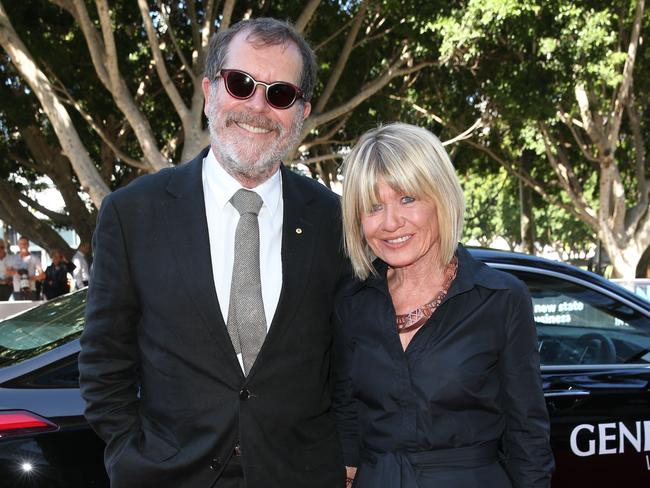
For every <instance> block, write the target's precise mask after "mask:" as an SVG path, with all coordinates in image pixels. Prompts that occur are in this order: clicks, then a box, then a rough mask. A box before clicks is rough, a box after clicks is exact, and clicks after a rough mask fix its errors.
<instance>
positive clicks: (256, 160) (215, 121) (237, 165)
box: [208, 105, 303, 184]
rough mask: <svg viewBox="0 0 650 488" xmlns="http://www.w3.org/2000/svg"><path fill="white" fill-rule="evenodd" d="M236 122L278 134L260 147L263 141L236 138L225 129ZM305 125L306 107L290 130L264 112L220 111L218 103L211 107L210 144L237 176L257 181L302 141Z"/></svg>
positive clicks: (296, 117) (299, 113)
mask: <svg viewBox="0 0 650 488" xmlns="http://www.w3.org/2000/svg"><path fill="white" fill-rule="evenodd" d="M236 122H238V123H245V124H249V125H252V126H254V127H260V128H264V129H268V130H271V131H274V132H275V133H276V134H277V137H276V138H275V139H274V140H273V141H272V142H271V143H270V144H267V146H266V147H264V148H260V147H259V144H249V143H248V142H247V141H246V140H245V139H235V140H233V139H232V135H231V134H227V132H226V131H225V129H226V128H228V127H229V126H231V125H234V124H235V123H236ZM302 126H303V117H302V110H297V111H296V116H295V117H294V119H293V122H292V124H291V129H290V131H288V132H287V130H286V129H285V128H284V127H282V126H281V125H280V124H278V123H277V122H274V121H272V120H270V119H268V118H266V117H264V116H262V115H256V114H252V113H249V112H227V113H221V114H217V109H216V107H215V106H214V105H213V106H212V107H210V109H209V113H208V128H209V130H210V144H211V146H212V147H213V148H215V151H216V152H217V154H216V156H217V159H218V160H219V163H220V164H221V165H222V166H223V167H224V169H225V170H226V171H227V172H228V173H229V174H231V175H232V176H233V177H235V178H238V177H243V178H244V179H247V180H250V181H253V182H256V183H257V184H260V183H263V182H264V181H266V180H267V179H268V178H270V177H271V176H272V175H273V173H275V171H276V170H277V168H278V165H279V163H280V161H281V160H282V159H284V158H285V157H286V156H287V154H289V152H290V151H291V150H292V149H293V148H294V147H295V146H296V145H297V144H298V142H299V141H300V134H301V132H302ZM219 129H221V130H223V131H224V135H223V136H220V135H219V134H218V133H217V131H218V130H219Z"/></svg>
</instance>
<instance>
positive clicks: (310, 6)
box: [294, 0, 321, 34]
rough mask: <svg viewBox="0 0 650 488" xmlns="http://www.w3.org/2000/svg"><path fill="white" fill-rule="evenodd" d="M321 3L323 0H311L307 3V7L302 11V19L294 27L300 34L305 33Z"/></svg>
mask: <svg viewBox="0 0 650 488" xmlns="http://www.w3.org/2000/svg"><path fill="white" fill-rule="evenodd" d="M320 2H321V0H309V3H307V5H305V8H304V9H302V12H301V13H300V17H298V20H296V23H295V24H294V27H295V28H296V30H297V31H298V32H299V33H300V34H302V33H303V32H305V29H306V28H307V24H309V21H310V20H311V18H312V17H313V16H314V13H315V12H316V9H317V8H318V5H320Z"/></svg>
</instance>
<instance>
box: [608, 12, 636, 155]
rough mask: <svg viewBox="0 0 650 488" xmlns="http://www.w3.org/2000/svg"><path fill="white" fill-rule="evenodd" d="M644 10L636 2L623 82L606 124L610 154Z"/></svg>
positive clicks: (616, 132)
mask: <svg viewBox="0 0 650 488" xmlns="http://www.w3.org/2000/svg"><path fill="white" fill-rule="evenodd" d="M644 8H645V0H637V2H636V10H635V12H634V22H633V24H632V33H631V35H630V42H629V44H628V47H627V58H626V59H625V65H624V66H623V80H622V81H621V85H620V87H619V89H618V94H617V96H616V101H615V102H614V107H613V108H614V109H613V113H612V116H611V119H610V121H609V122H608V123H607V129H608V130H607V142H608V148H609V149H610V151H611V152H612V155H613V153H614V151H615V150H616V145H617V142H618V133H619V130H620V127H621V119H622V117H623V110H624V109H625V101H626V100H627V97H628V94H629V92H630V88H631V86H632V75H633V71H634V61H635V60H636V53H637V50H638V47H639V38H640V36H641V22H642V20H643V10H644Z"/></svg>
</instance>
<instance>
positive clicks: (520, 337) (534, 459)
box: [499, 282, 554, 488]
mask: <svg viewBox="0 0 650 488" xmlns="http://www.w3.org/2000/svg"><path fill="white" fill-rule="evenodd" d="M504 312H506V316H507V318H506V321H505V344H504V349H503V351H502V354H501V359H500V364H499V374H500V382H501V399H502V406H503V410H504V415H505V419H506V428H505V433H504V436H503V443H502V451H503V452H502V456H503V464H504V466H505V468H506V471H507V472H508V475H509V476H510V479H511V480H512V482H513V486H514V487H516V488H542V487H545V488H546V487H549V486H550V483H551V474H552V472H553V468H554V461H553V453H552V451H551V447H550V442H549V435H550V426H549V418H548V412H547V410H546V403H545V401H544V394H543V390H542V381H541V375H540V369H539V352H538V344H537V332H536V329H535V322H534V319H533V309H532V302H531V298H530V295H529V293H528V290H527V288H526V286H525V285H524V284H523V283H521V282H517V284H516V285H515V286H514V288H512V289H511V294H509V303H508V304H507V305H506V306H505V307H504Z"/></svg>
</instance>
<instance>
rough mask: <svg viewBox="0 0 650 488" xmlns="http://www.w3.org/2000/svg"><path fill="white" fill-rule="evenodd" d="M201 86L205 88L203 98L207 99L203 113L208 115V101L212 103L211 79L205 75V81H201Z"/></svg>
mask: <svg viewBox="0 0 650 488" xmlns="http://www.w3.org/2000/svg"><path fill="white" fill-rule="evenodd" d="M201 87H202V88H203V98H204V99H205V102H204V104H203V113H204V114H205V115H206V116H207V115H208V103H210V80H208V79H207V78H205V77H204V78H203V81H202V82H201Z"/></svg>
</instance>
